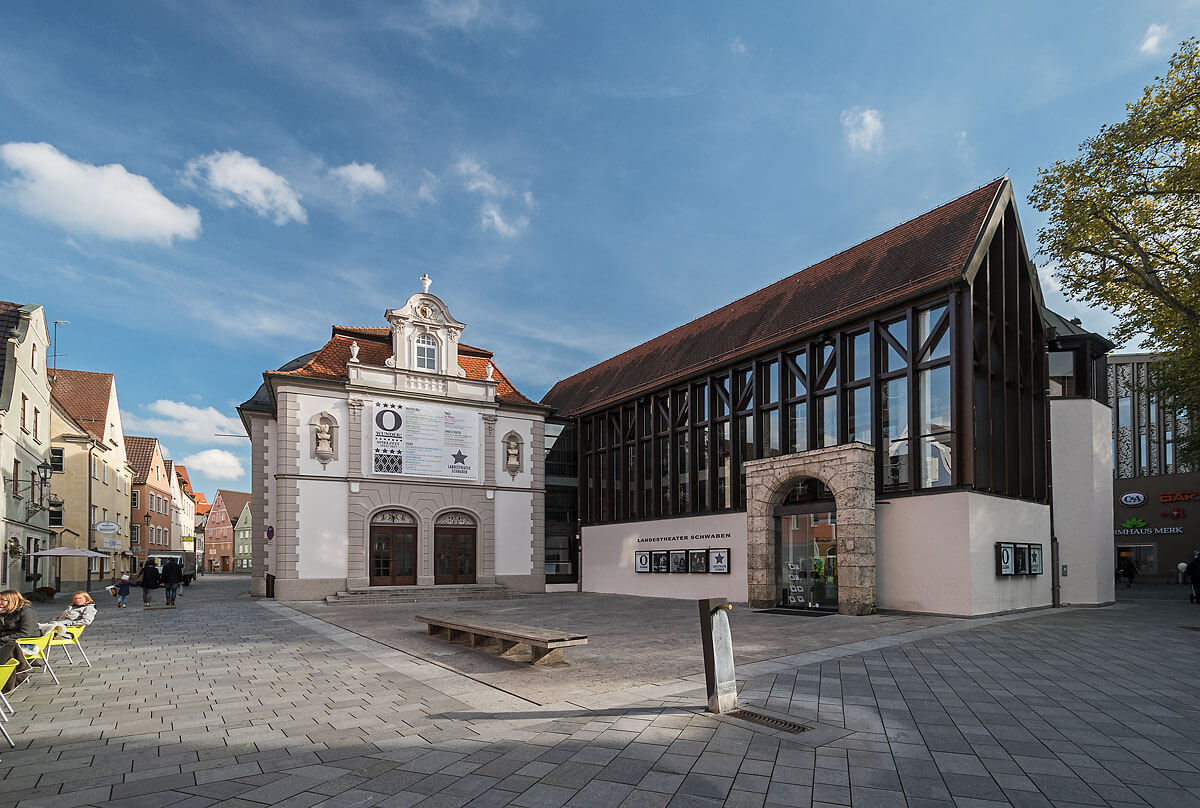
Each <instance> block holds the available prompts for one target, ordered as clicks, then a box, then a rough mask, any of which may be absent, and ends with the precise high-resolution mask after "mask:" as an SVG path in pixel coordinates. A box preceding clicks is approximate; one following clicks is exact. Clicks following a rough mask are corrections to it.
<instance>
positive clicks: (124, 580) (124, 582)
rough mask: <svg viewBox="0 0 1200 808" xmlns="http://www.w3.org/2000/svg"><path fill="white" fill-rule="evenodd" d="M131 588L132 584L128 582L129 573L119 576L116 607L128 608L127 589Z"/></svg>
mask: <svg viewBox="0 0 1200 808" xmlns="http://www.w3.org/2000/svg"><path fill="white" fill-rule="evenodd" d="M132 588H133V584H131V583H130V582H129V573H125V574H124V575H122V576H121V583H119V584H117V608H118V609H128V608H129V590H130V589H132Z"/></svg>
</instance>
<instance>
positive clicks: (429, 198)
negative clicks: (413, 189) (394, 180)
mask: <svg viewBox="0 0 1200 808" xmlns="http://www.w3.org/2000/svg"><path fill="white" fill-rule="evenodd" d="M441 184H442V181H441V180H439V179H438V178H437V175H436V174H434V173H433V172H432V171H428V170H427V171H425V173H424V175H423V176H422V177H421V186H420V187H419V188H417V197H418V198H419V199H423V200H425V201H426V202H436V201H437V189H438V186H439V185H441Z"/></svg>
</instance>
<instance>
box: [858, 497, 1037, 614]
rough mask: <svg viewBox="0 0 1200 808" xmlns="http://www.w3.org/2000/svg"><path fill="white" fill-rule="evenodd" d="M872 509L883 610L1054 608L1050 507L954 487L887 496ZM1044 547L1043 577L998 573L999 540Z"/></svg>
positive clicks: (946, 611) (974, 611)
mask: <svg viewBox="0 0 1200 808" xmlns="http://www.w3.org/2000/svg"><path fill="white" fill-rule="evenodd" d="M884 502H886V503H887V504H883V503H881V504H880V505H879V506H878V508H877V509H876V512H875V524H876V536H875V553H876V556H875V559H876V570H877V572H876V576H877V587H878V589H877V599H878V604H879V608H880V609H887V610H895V611H905V612H923V613H929V614H949V615H962V616H975V615H984V614H995V613H998V612H1008V611H1015V610H1020V609H1030V608H1036V607H1040V606H1048V605H1050V567H1049V559H1050V511H1049V508H1047V507H1046V506H1045V505H1039V504H1037V503H1031V502H1024V501H1021V500H1015V499H1005V498H1002V497H993V496H988V495H986V494H979V493H975V492H971V491H955V492H947V493H944V494H931V495H928V496H917V497H896V498H894V499H891V500H885V501H884ZM1000 541H1015V542H1029V543H1034V544H1041V545H1042V552H1043V559H1044V568H1045V572H1044V573H1043V574H1041V575H1010V576H1003V577H1001V576H998V575H996V561H995V558H996V556H995V543H996V542H1000Z"/></svg>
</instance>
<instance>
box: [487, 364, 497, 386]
mask: <svg viewBox="0 0 1200 808" xmlns="http://www.w3.org/2000/svg"><path fill="white" fill-rule="evenodd" d="M487 380H488V381H489V382H491V381H495V379H493V378H492V363H491V362H488V363H487Z"/></svg>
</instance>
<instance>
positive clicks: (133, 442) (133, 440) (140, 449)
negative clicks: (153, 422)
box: [125, 435, 158, 485]
mask: <svg viewBox="0 0 1200 808" xmlns="http://www.w3.org/2000/svg"><path fill="white" fill-rule="evenodd" d="M157 444H158V438H144V437H142V436H140V435H126V436H125V457H126V458H127V459H128V460H129V465H130V466H131V467H132V468H133V484H134V485H144V484H145V483H146V478H147V477H148V476H149V475H150V468H151V467H152V466H153V465H154V447H155V446H156V445H157Z"/></svg>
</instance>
